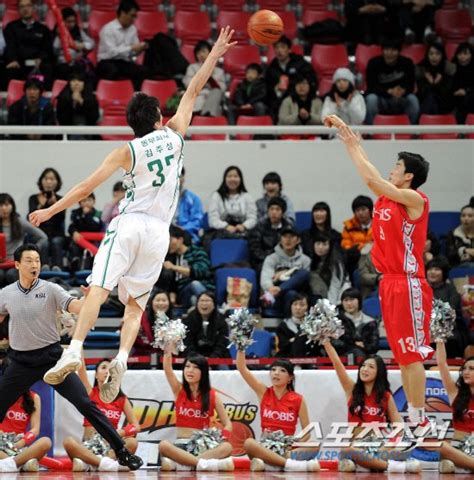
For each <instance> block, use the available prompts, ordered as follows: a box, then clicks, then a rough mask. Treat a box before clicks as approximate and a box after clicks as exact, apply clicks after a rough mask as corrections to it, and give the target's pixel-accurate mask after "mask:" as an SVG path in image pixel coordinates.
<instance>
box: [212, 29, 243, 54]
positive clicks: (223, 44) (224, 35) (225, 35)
mask: <svg viewBox="0 0 474 480" xmlns="http://www.w3.org/2000/svg"><path fill="white" fill-rule="evenodd" d="M233 34H234V30H231V29H230V27H229V25H227V27H225V28H221V32H220V34H219V37H218V39H217V40H216V43H215V44H214V46H213V47H212V52H213V53H215V54H216V55H217V56H219V57H222V55H224V54H225V53H226V52H227V51H228V50H229V49H230V48H232V47H234V46H235V45H237V42H231V40H232V35H233Z"/></svg>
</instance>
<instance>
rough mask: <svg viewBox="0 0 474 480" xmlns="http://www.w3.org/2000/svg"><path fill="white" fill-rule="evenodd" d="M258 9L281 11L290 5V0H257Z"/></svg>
mask: <svg viewBox="0 0 474 480" xmlns="http://www.w3.org/2000/svg"><path fill="white" fill-rule="evenodd" d="M255 3H256V6H257V10H273V11H274V12H280V11H283V10H285V9H286V7H287V6H288V3H289V2H288V0H256V2H255Z"/></svg>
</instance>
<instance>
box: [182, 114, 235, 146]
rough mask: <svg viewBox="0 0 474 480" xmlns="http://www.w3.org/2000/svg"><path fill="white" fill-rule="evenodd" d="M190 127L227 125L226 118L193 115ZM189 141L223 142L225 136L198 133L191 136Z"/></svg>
mask: <svg viewBox="0 0 474 480" xmlns="http://www.w3.org/2000/svg"><path fill="white" fill-rule="evenodd" d="M191 125H195V126H214V125H222V126H225V125H229V122H228V121H227V118H226V117H202V116H200V115H195V116H194V117H193V121H192V122H191ZM191 140H225V134H209V133H198V134H196V133H195V134H193V135H191Z"/></svg>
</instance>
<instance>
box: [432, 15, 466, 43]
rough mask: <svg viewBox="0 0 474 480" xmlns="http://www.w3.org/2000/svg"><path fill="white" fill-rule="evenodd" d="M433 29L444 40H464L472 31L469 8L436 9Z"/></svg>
mask: <svg viewBox="0 0 474 480" xmlns="http://www.w3.org/2000/svg"><path fill="white" fill-rule="evenodd" d="M435 30H436V33H437V34H438V35H440V36H441V37H442V38H443V40H444V41H445V42H464V41H467V39H468V38H469V36H470V34H471V31H472V18H471V14H470V12H469V10H467V9H466V10H437V11H436V12H435Z"/></svg>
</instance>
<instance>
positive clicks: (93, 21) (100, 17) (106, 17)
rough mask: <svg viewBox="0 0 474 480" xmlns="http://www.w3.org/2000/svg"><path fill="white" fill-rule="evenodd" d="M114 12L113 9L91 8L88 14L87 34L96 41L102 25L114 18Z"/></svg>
mask: <svg viewBox="0 0 474 480" xmlns="http://www.w3.org/2000/svg"><path fill="white" fill-rule="evenodd" d="M116 16H117V15H116V13H115V11H114V10H109V11H102V10H93V11H92V12H91V13H90V15H89V27H88V31H89V35H90V36H91V37H92V38H93V39H94V40H95V41H96V42H97V40H98V39H99V34H100V31H101V30H102V27H103V26H104V25H105V24H106V23H109V22H111V21H112V20H115V18H116Z"/></svg>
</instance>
